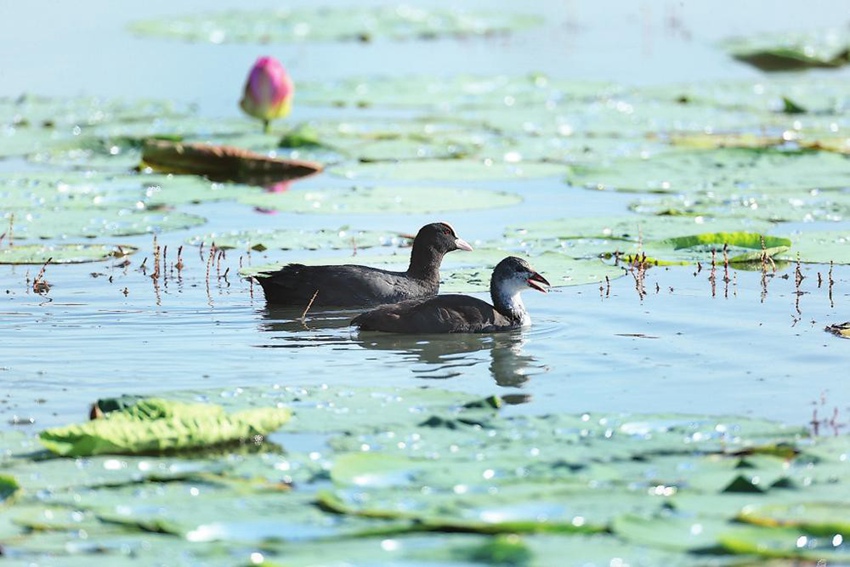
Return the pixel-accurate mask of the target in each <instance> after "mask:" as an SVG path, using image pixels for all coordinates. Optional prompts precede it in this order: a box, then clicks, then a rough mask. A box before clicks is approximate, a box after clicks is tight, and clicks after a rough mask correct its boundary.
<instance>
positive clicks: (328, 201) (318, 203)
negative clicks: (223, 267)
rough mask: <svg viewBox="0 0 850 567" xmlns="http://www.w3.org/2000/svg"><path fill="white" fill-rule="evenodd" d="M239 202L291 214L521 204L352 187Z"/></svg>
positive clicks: (472, 194) (504, 197)
mask: <svg viewBox="0 0 850 567" xmlns="http://www.w3.org/2000/svg"><path fill="white" fill-rule="evenodd" d="M239 202H240V203H243V204H245V205H251V206H253V207H259V208H262V209H268V210H276V211H286V212H292V213H324V214H363V213H387V214H389V213H406V214H409V213H436V212H448V211H468V210H475V209H490V208H497V207H507V206H511V205H516V204H518V203H520V202H522V198H521V197H520V196H519V195H516V194H513V193H505V192H501V191H487V190H483V189H461V188H449V187H419V186H415V187H414V186H410V187H403V186H395V187H389V186H387V187H355V188H351V189H336V188H328V189H315V190H308V191H288V192H285V193H253V194H246V195H243V196H242V197H240V198H239Z"/></svg>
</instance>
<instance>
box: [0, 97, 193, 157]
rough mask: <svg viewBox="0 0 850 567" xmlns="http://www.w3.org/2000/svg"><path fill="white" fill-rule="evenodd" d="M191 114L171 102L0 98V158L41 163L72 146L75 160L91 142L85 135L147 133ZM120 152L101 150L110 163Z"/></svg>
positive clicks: (111, 148) (179, 105) (111, 149)
mask: <svg viewBox="0 0 850 567" xmlns="http://www.w3.org/2000/svg"><path fill="white" fill-rule="evenodd" d="M191 113H192V110H191V108H190V107H188V106H186V105H181V104H180V103H176V102H171V101H158V100H120V99H107V98H102V97H68V98H46V97H39V96H33V95H22V96H20V97H18V98H14V99H12V98H0V124H2V125H3V126H4V128H3V135H0V156H7V157H8V156H31V157H33V158H35V159H36V160H38V161H45V160H49V159H50V158H49V156H50V155H51V153H52V152H54V151H57V150H59V149H60V148H61V149H62V151H64V152H70V151H72V150H71V148H72V147H74V146H75V147H76V150H75V151H76V153H77V154H78V155H79V154H80V153H84V150H85V148H86V144H89V143H93V142H94V141H93V139H92V138H90V135H91V134H92V133H93V132H94V131H95V130H97V129H99V128H101V127H103V126H105V125H110V126H111V127H115V125H118V124H123V125H130V124H143V125H145V127H146V128H147V129H150V128H151V127H152V126H151V125H152V124H154V123H157V122H159V121H163V120H169V119H178V118H185V117H187V116H189V115H190V114H191ZM81 141H83V143H82V144H81ZM72 144H73V146H72ZM81 146H82V147H81ZM120 149H121V148H120V146H116V145H113V144H110V145H109V146H107V147H104V150H105V153H106V154H107V155H109V154H111V155H113V157H114V156H115V155H116V154H118V153H120ZM116 150H118V151H116Z"/></svg>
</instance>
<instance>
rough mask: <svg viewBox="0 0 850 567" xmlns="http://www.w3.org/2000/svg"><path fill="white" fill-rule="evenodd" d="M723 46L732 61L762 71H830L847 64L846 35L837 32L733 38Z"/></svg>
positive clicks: (849, 46) (848, 45)
mask: <svg viewBox="0 0 850 567" xmlns="http://www.w3.org/2000/svg"><path fill="white" fill-rule="evenodd" d="M724 47H725V48H726V49H727V50H728V51H729V53H730V54H731V55H732V56H733V57H734V58H735V59H738V60H740V61H743V62H745V63H749V64H750V65H753V66H754V67H757V68H759V69H761V70H762V71H795V70H800V69H811V68H834V67H841V66H843V65H846V64H847V63H850V43H848V41H847V34H846V33H845V32H844V31H842V30H838V29H833V30H817V31H814V32H810V33H792V34H782V35H780V34H764V35H761V36H756V37H752V38H735V39H730V40H727V41H726V42H725V45H724Z"/></svg>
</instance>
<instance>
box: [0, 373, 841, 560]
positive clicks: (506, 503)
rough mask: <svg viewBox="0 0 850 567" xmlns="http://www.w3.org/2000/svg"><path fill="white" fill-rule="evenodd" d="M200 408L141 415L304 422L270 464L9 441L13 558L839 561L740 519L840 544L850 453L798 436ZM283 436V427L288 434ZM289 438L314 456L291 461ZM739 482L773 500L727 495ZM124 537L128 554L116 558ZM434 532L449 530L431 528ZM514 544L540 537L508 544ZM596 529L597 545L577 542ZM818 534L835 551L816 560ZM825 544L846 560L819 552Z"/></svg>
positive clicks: (61, 441) (265, 391)
mask: <svg viewBox="0 0 850 567" xmlns="http://www.w3.org/2000/svg"><path fill="white" fill-rule="evenodd" d="M199 397H201V398H213V399H216V400H217V401H220V402H221V405H220V406H211V405H209V404H197V403H191V404H188V405H186V406H183V405H181V404H167V407H166V406H163V405H162V404H161V403H159V402H156V403H154V402H151V401H150V400H148V401H146V402H144V403H147V404H148V405H145V406H143V407H142V408H141V410H144V411H141V410H140V411H139V412H138V413H139V414H140V415H139V416H137V418H138V419H142V418H148V417H158V416H159V412H160V410H162V409H163V408H165V410H166V413H167V408H169V407H170V408H178V409H179V408H182V407H186V408H193V412H192V413H191V415H190V416H189V417H188V418H187V420H186V423H188V425H191V427H193V428H195V429H196V430H197V429H202V430H209V432H210V433H214V432H215V430H216V429H218V427H219V426H209V425H205V424H207V421H206V416H209V415H210V414H209V412H210V411H211V410H212V411H213V413H214V414H215V416H216V417H215V421H216V423H220V421H219V420H221V419H222V418H225V419H228V418H229V419H233V418H236V416H239V415H246V414H243V413H241V412H245V411H248V412H251V411H260V412H264V411H276V410H275V408H279V407H292V409H293V411H294V414H295V418H294V419H293V420H292V426H291V427H287V428H286V430H285V431H281V432H278V433H272V434H271V435H269V436H268V439H269V442H270V443H269V446H268V447H265V448H261V449H260V450H244V448H233V447H232V446H231V447H229V448H225V449H223V451H224V452H223V453H221V452H213V453H209V452H206V453H205V452H194V453H192V457H186V456H181V457H179V458H178V457H175V456H162V455H160V456H149V457H141V456H116V457H112V456H100V457H98V456H95V457H91V458H86V459H50V458H48V459H45V458H44V454H43V453H41V454H39V453H36V452H34V446H33V439H32V438H30V437H26V436H22V435H20V434H13V436H12V437H8V435H10V434H3V439H4V440H5V441H6V442H5V446H7V447H14V448H15V449H14V450H12V451H11V452H7V453H6V454H4V455H2V456H0V458H2V461H3V466H4V473H5V474H6V475H13V476H14V479H15V480H14V481H10V482H11V483H10V484H8V486H9V487H10V490H11V489H12V488H13V485H15V486H14V490H15V491H16V492H15V497H14V498H9V499H8V500H7V501H6V502H5V505H4V511H5V512H6V513H5V514H4V518H12V521H11V522H8V521H4V522H0V533H2V534H3V536H4V550H6V551H8V552H10V553H14V554H15V556H16V557H28V556H29V555H30V554H34V553H44V552H45V551H44V550H46V549H49V550H51V551H50V552H51V553H53V554H55V555H56V556H57V557H59V558H65V557H68V556H70V557H73V556H74V555H76V554H77V553H81V551H80V550H76V548H74V547H73V546H72V547H68V546H66V545H60V544H59V543H60V542H62V538H63V537H65V538H67V537H68V534H69V533H74V532H75V531H76V530H79V529H85V530H86V532H87V540H86V541H88V542H94V543H96V544H99V545H98V550H99V552H100V553H107V554H110V555H109V556H110V557H112V554H120V553H123V552H120V551H119V549H126V548H127V547H128V546H129V548H131V549H133V550H135V556H136V557H142V558H148V557H152V556H153V555H152V554H153V553H154V552H153V551H152V547H151V546H152V545H153V544H154V543H156V541H157V540H156V538H158V537H160V536H157V535H156V534H154V533H152V532H159V533H167V534H174V535H178V536H181V537H176V538H175V537H172V538H171V540H169V541H171V544H170V545H173V546H174V549H173V551H174V552H175V553H180V554H184V555H185V556H186V557H192V558H195V557H197V556H196V555H194V554H195V553H199V549H200V548H199V547H198V546H197V545H196V543H193V542H205V545H204V547H203V550H204V553H211V554H212V555H210V556H206V555H204V557H205V558H206V559H207V561H205V562H210V557H218V553H219V552H220V551H216V549H218V548H216V547H215V542H226V543H227V549H228V550H229V551H228V553H229V555H226V557H227V558H228V559H232V553H233V550H234V549H242V548H243V546H244V547H245V549H250V551H251V552H256V549H257V545H261V546H262V549H263V553H267V552H271V551H273V550H280V552H281V553H283V552H284V551H285V552H286V553H287V557H289V558H291V557H308V556H309V554H311V553H315V550H316V548H317V547H316V546H324V549H326V551H327V553H326V556H325V559H327V558H328V557H332V556H335V555H334V554H336V553H337V552H339V553H344V555H340V557H345V558H346V559H348V560H350V559H351V557H352V556H351V555H350V551H349V548H348V547H345V552H343V551H341V550H342V549H343V547H344V546H342V544H343V543H345V542H347V543H351V544H352V545H354V544H355V543H356V545H357V546H362V548H361V547H358V549H366V550H371V551H363V552H364V553H366V555H365V556H366V557H367V558H371V559H372V560H374V559H376V558H378V557H380V558H387V557H390V556H389V555H385V553H387V549H385V550H384V551H383V552H378V551H377V549H380V548H381V547H382V546H380V545H378V546H377V547H376V546H374V542H373V539H375V540H376V539H377V538H380V539H381V541H384V542H395V541H396V540H398V541H397V543H393V544H392V545H391V544H390V543H385V544H384V545H385V546H390V545H391V549H397V550H399V553H402V551H401V550H402V549H404V552H403V556H404V557H411V558H419V559H422V558H426V557H432V558H433V557H435V556H432V555H429V554H421V553H418V552H417V551H416V550H417V549H420V548H418V547H417V548H415V549H414V548H407V547H404V546H405V545H407V544H406V543H405V542H408V543H409V542H413V541H419V542H421V545H423V546H425V547H434V545H433V544H434V542H435V541H437V538H439V541H440V542H441V543H445V542H446V541H449V540H451V541H454V542H455V544H456V545H457V546H458V547H453V548H451V554H450V555H451V557H453V558H454V559H455V560H457V559H458V558H461V557H462V558H467V559H471V558H478V560H481V561H484V560H486V561H491V560H493V558H494V557H512V558H514V559H516V558H517V557H525V558H526V559H527V560H528V561H537V560H538V559H540V561H542V562H544V563H545V562H546V561H547V560H548V559H550V558H551V557H553V556H554V554H558V553H565V550H569V549H573V547H574V546H578V545H580V544H581V545H590V546H591V548H592V549H594V550H596V551H593V552H590V551H588V550H587V549H584V548H582V549H584V551H583V552H582V553H583V554H582V555H580V557H605V558H610V555H607V554H605V553H603V551H604V550H609V551H610V550H616V553H617V555H618V556H622V557H638V556H639V557H644V558H645V557H654V558H656V559H659V561H660V562H661V564H682V565H699V564H701V561H702V560H704V558H705V557H706V556H705V555H691V554H690V553H692V552H711V553H713V554H715V556H714V559H717V560H718V561H721V562H726V561H731V560H732V559H733V558H732V555H733V554H735V553H748V554H753V556H755V557H758V558H764V557H774V556H776V557H780V556H781V557H786V556H787V557H795V556H799V557H801V558H808V557H814V554H815V552H825V553H828V555H827V556H828V557H829V558H831V559H835V560H839V559H841V558H842V557H843V555H841V554H842V553H843V551H842V549H841V548H840V546H839V547H835V545H834V541H835V540H834V539H828V538H826V539H825V538H820V537H819V536H817V534H815V535H812V534H811V533H807V532H805V531H804V530H805V529H808V528H804V527H802V524H801V525H800V526H799V527H797V528H796V529H795V530H793V531H794V532H795V533H797V537H796V538H795V539H793V540H787V539H786V534H788V533H791V530H789V529H788V528H782V527H774V528H755V527H750V526H746V525H743V524H741V523H739V522H737V520H739V519H740V518H742V517H743V514H750V516H748V517H750V518H752V519H754V521H756V520H758V521H762V520H764V521H776V522H778V521H782V522H788V521H795V522H796V521H805V522H807V524H806V525H807V526H809V528H811V529H812V530H815V531H817V530H824V533H826V532H827V531H830V530H832V529H841V530H843V529H844V528H841V527H840V525H839V524H836V523H835V522H834V521H832V520H830V516H837V517H839V518H840V517H843V515H844V512H843V511H842V509H841V506H845V505H846V502H845V500H846V498H845V496H844V495H845V494H847V492H846V488H847V487H846V486H845V485H846V484H847V483H846V482H844V478H845V477H846V475H844V474H841V472H840V470H839V468H837V467H843V466H846V465H844V464H842V462H841V461H840V459H839V455H841V454H843V452H844V451H845V450H846V441H843V440H842V442H841V443H838V444H835V441H834V440H833V439H825V440H819V439H817V438H816V439H811V438H807V437H806V435H805V431H804V430H802V429H801V428H792V427H787V426H782V425H781V424H776V423H772V422H769V421H763V420H752V419H747V418H741V417H730V418H718V417H705V416H686V415H632V416H629V415H617V416H613V415H603V414H585V415H557V414H553V415H546V416H534V415H513V416H505V415H501V414H500V413H499V410H498V409H497V407H496V406H498V404H494V403H492V402H493V400H490V399H485V400H480V399H478V398H476V397H474V396H469V395H466V394H461V393H458V392H447V391H444V390H435V389H430V388H429V389H417V390H414V389H411V390H405V389H398V388H390V389H381V388H377V389H356V388H354V389H352V388H345V389H336V388H325V387H320V388H310V389H304V388H289V387H273V388H270V387H263V388H246V389H238V390H236V391H233V392H227V393H226V395H223V394H222V393H221V392H218V391H206V392H198V391H195V392H183V393H175V398H176V399H183V400H197V399H198V398H199ZM128 399H129V398H128ZM132 401H135V400H132ZM122 404H123V402H122ZM122 404H118V406H119V409H116V411H112V412H110V413H109V414H107V416H106V417H104V418H102V419H98V420H95V421H94V422H90V423H91V424H92V425H88V424H87V426H88V427H93V426H97V427H106V428H107V429H110V430H113V429H115V427H114V426H115V424H113V423H112V422H114V421H116V419H115V417H113V416H116V415H121V414H123V413H126V412H127V411H128V410H127V409H120V407H123V405H122ZM133 407H135V408H137V409H139V406H138V404H137V405H135V406H132V407H131V408H130V409H131V410H132V408H133ZM175 411H176V410H175ZM181 411H182V410H181ZM195 411H197V412H200V413H195ZM225 412H226V413H225ZM178 413H179V412H178ZM252 415H253V414H252ZM162 417H163V418H164V416H162ZM281 417H288V414H287V415H286V416H281ZM175 419H176V418H175ZM142 420H143V419H142ZM120 421H123V420H120ZM143 421H144V420H143ZM154 421H160V420H159V419H155V420H154ZM163 421H167V422H169V423H171V425H170V426H168V427H169V428H171V427H176V426H174V424H173V423H172V422H170V421H169V420H168V419H167V418H166V419H163ZM181 421H182V420H181ZM273 421H275V425H272V426H270V427H271V428H272V429H274V428H276V427H277V425H279V421H280V420H278V419H274V420H273ZM98 424H99V425H98ZM82 427H85V426H70V427H68V428H57V429H54V430H48V432H43V433H42V438H43V440H44V438H45V437H46V438H48V439H52V441H48V445H50V443H51V442H52V443H56V444H57V447H59V448H62V449H63V450H64V449H65V448H70V447H73V446H74V443H75V442H76V441H74V439H77V438H76V437H75V434H74V432H75V431H76V432H79V430H80V429H81V428H82ZM165 431H166V430H165V429H163V430H160V431H159V433H158V435H157V436H156V440H155V441H153V440H152V441H151V442H152V443H154V444H155V445H154V446H153V447H154V448H161V447H162V443H163V442H168V443H170V442H172V441H173V439H174V438H173V437H171V436H170V434H167V433H165ZM69 435H70V437H69ZM234 435H235V437H237V438H242V437H243V436H244V433H238V434H234ZM54 437H55V438H54ZM228 438H230V437H228ZM313 438H315V442H311V441H310V439H313ZM198 439H200V438H198ZM79 442H80V443H82V442H83V437H80V438H79ZM104 442H105V441H104ZM206 442H212V441H211V440H210V439H207V440H206V441H205V442H204V444H206ZM277 442H280V443H283V445H284V446H286V445H287V444H288V443H289V442H292V443H293V444H294V445H300V446H301V447H302V448H305V451H304V452H302V451H299V450H298V449H288V450H287V451H286V452H283V451H281V450H279V449H277V448H275V447H274V443H277ZM133 443H135V441H134V442H133ZM305 443H306V444H305ZM90 448H91V447H89V448H88V449H90ZM104 448H107V447H106V446H105V445H104ZM109 448H110V450H112V449H114V447H113V446H112V445H111V442H110V443H109ZM780 448H782V452H781V453H780V452H779V449H780ZM88 449H86V450H87V451H88ZM470 456H473V457H474V458H470ZM841 470H843V469H841ZM743 481H746V482H747V483H749V485H751V486H758V488H759V492H758V493H753V492H729V491H728V490H729V487H730V486H733V485H734V484H735V483H736V482H737V483H739V484H740V483H742V482H743ZM18 484H19V485H20V488H17V485H18ZM828 495H832V496H828ZM830 498H831V499H830ZM754 499H757V501H756V500H754ZM804 502H809V503H811V502H814V503H817V504H815V505H814V507H811V508H809V509H808V511H805V510H804V509H802V508H797V507H795V506H796V505H799V504H801V503H804ZM753 503H756V504H757V506H755V507H753V506H751V504H753ZM316 504H318V505H316ZM833 507H834V508H833ZM815 508H817V509H815ZM830 521H832V523H829V522H830ZM815 526H820V527H815ZM836 526H838V528H836ZM116 528H120V530H121V534H122V536H121V537H122V538H123V539H122V541H123V545H124V547H123V548H122V547H120V546H117V545H115V540H114V539H113V538H114V537H115V531H114V530H115V529H116ZM423 528H425V529H427V530H429V531H435V530H439V534H433V533H430V534H420V533H418V532H421V530H422V529H423ZM33 530H35V531H33ZM457 530H463V531H467V532H474V533H475V534H479V535H474V534H469V535H464V536H459V539H456V540H455V539H452V538H454V536H451V535H448V534H446V533H445V531H448V532H456V531H457ZM753 530H756V531H753ZM518 532H520V533H523V532H525V533H527V534H528V535H525V536H523V537H522V539H517V538H516V536H515V535H509V534H516V533H518ZM588 532H595V533H596V535H593V536H591V535H583V534H586V533H588ZM483 534H505V535H502V536H499V537H497V538H496V539H488V538H487V537H486V536H485V535H483ZM532 534H536V535H532ZM801 536H805V538H806V539H805V540H801V539H800V537H801ZM152 538H153V539H152ZM348 538H352V539H351V541H349V540H348ZM812 538H814V539H818V541H820V542H821V543H818V544H816V545H815V544H812V545H810V543H811V542H813V541H814V539H812ZM780 540H781V543H780ZM180 542H182V543H180ZM369 542H371V543H369ZM428 542H430V544H431V545H430V546H429V545H428ZM774 542H776V543H774ZM801 542H802V545H801ZM367 543H369V545H367ZM830 543H831V544H833V549H824V548H822V547H821V545H822V544H823V545H826V544H830ZM813 546H814V547H813ZM436 547H439V549H441V550H443V551H446V548H445V547H444V546H442V545H441V546H436ZM388 549H389V548H388ZM682 551H686V552H689V553H687V554H685V553H682ZM441 553H442V552H441ZM588 553H589V555H584V554H588ZM599 553H602V555H598V554H599ZM635 553H637V554H638V555H634V554H635ZM647 553H650V555H647ZM373 554H374V555H373ZM118 556H120V555H118ZM401 556H402V555H392V557H395V558H398V557H401ZM440 557H443V556H442V555H440ZM575 557H579V555H577V556H575ZM692 559H693V561H691V560H692ZM606 560H608V559H606ZM506 561H507V559H506ZM671 561H672V563H671Z"/></svg>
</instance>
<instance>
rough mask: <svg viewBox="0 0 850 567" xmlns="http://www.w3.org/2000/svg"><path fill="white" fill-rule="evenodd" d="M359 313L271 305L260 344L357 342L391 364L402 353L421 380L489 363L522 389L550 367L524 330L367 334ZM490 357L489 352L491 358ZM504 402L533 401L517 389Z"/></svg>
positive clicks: (501, 379) (496, 376)
mask: <svg viewBox="0 0 850 567" xmlns="http://www.w3.org/2000/svg"><path fill="white" fill-rule="evenodd" d="M357 313H359V311H358V310H352V309H322V310H312V309H311V310H310V311H309V313H306V314H305V313H304V310H303V309H300V308H298V309H295V308H292V307H272V306H266V308H265V309H264V310H263V312H262V315H263V321H262V322H261V323H260V325H259V330H260V331H261V332H263V333H264V334H265V333H267V335H265V336H268V337H269V338H270V339H271V341H264V343H263V344H261V345H258V346H261V347H267V348H303V347H307V346H312V347H322V346H332V347H333V346H341V345H345V346H346V347H351V346H354V347H355V348H356V347H360V348H363V349H367V350H371V351H382V353H383V354H382V358H384V357H386V358H385V360H387V361H388V363H389V364H388V365H389V366H391V367H397V366H398V361H399V357H401V361H402V362H403V363H404V365H405V366H406V367H408V368H409V369H410V372H411V373H412V374H413V375H414V376H416V377H417V378H423V379H431V380H435V379H436V380H440V379H450V378H462V377H464V376H466V375H468V374H469V373H470V372H471V371H472V370H473V368H475V367H479V368H480V367H482V366H483V365H484V364H487V370H488V371H489V373H490V375H491V376H492V378H493V380H494V381H495V382H496V384H498V385H499V386H502V387H505V388H519V387H522V386H523V385H524V384H525V383H526V382H528V381H529V380H530V378H531V377H532V376H534V375H536V374H542V373H544V372H547V371H548V367H547V366H546V365H544V364H542V363H540V362H539V361H538V360H537V359H536V358H534V357H533V356H531V355H528V354H523V352H522V348H523V346H524V345H525V343H526V341H527V340H528V339H527V338H526V336H525V335H524V333H523V331H521V330H516V331H508V332H504V333H489V334H488V333H456V334H438V335H405V334H397V333H368V334H366V335H360V334H358V333H357V332H354V331H353V329H352V328H351V327H350V323H351V319H352V317H353V316H354V315H356V314H357ZM487 355H489V356H487ZM500 397H501V398H502V400H503V401H504V402H505V403H509V404H521V403H527V402H528V401H530V399H531V396H530V395H529V394H525V393H519V392H512V393H506V394H504V395H502V396H500Z"/></svg>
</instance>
